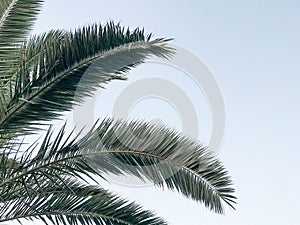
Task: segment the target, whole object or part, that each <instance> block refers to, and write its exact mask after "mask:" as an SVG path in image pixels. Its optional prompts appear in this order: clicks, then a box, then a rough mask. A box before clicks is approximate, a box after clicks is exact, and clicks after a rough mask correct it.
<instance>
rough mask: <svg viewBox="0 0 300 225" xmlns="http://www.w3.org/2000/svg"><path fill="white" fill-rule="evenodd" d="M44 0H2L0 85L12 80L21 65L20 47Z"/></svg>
mask: <svg viewBox="0 0 300 225" xmlns="http://www.w3.org/2000/svg"><path fill="white" fill-rule="evenodd" d="M42 2H43V1H42V0H1V4H0V83H3V82H5V81H7V80H8V79H10V76H11V75H12V74H13V73H14V72H15V68H16V66H17V65H18V63H19V59H20V58H19V57H20V53H21V51H20V47H21V45H22V43H23V41H24V40H25V38H26V37H27V35H28V32H29V31H30V29H31V28H32V25H33V22H34V20H35V19H36V16H37V14H38V12H39V10H40V8H41V4H42Z"/></svg>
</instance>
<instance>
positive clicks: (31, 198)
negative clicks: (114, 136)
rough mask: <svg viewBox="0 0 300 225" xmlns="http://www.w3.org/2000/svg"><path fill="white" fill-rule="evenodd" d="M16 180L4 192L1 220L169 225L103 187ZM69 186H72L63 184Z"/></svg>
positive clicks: (65, 182) (67, 180)
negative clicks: (23, 185) (24, 185)
mask: <svg viewBox="0 0 300 225" xmlns="http://www.w3.org/2000/svg"><path fill="white" fill-rule="evenodd" d="M17 184H18V183H15V186H14V188H11V189H10V190H9V191H8V192H7V193H6V194H5V195H3V194H2V195H1V201H0V202H1V205H0V223H1V222H7V221H11V220H12V221H13V220H20V219H40V220H42V221H44V222H45V223H46V224H48V223H52V224H55V225H59V224H61V223H62V224H70V225H73V224H74V225H75V224H76V225H77V224H83V225H85V224H87V225H88V224H99V225H110V224H111V225H112V224H114V225H130V224H132V225H165V224H166V222H164V221H163V220H162V219H160V218H158V217H156V216H155V215H154V214H153V213H152V212H150V211H145V210H143V209H142V208H141V207H140V206H139V205H137V204H135V203H130V202H128V201H126V200H123V199H121V198H119V197H117V196H115V195H112V194H110V193H108V192H107V191H105V190H104V189H102V188H99V187H96V186H92V185H83V184H81V183H79V182H76V181H74V180H72V179H67V178H65V180H64V183H63V184H61V182H60V181H58V182H53V180H44V181H43V182H42V183H40V184H39V185H38V186H37V185H35V184H33V183H31V184H30V185H29V186H30V190H28V189H27V191H26V189H24V188H20V185H17ZM64 185H67V187H68V188H64V187H63V186H64Z"/></svg>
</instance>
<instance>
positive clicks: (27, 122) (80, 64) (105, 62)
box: [0, 23, 173, 141]
mask: <svg viewBox="0 0 300 225" xmlns="http://www.w3.org/2000/svg"><path fill="white" fill-rule="evenodd" d="M150 37H151V35H150V36H145V35H144V32H143V31H141V30H139V29H136V30H135V31H133V32H130V31H129V30H126V31H125V29H124V28H123V27H121V26H120V25H119V24H117V25H115V24H113V23H108V24H107V25H106V26H104V27H103V26H101V25H92V26H89V27H84V28H82V29H78V30H76V31H75V32H74V33H72V32H60V31H56V32H54V31H53V32H50V33H47V34H44V35H42V36H38V37H35V38H33V39H31V40H30V41H29V42H28V43H27V44H25V47H24V51H25V56H24V57H23V58H24V61H23V62H22V66H21V67H20V70H19V73H18V74H17V77H16V80H15V83H14V84H13V87H14V90H13V91H12V92H13V93H12V94H11V96H12V98H11V99H9V100H6V105H4V106H5V107H3V104H2V108H3V109H4V110H3V111H2V112H1V116H0V141H1V138H2V139H4V138H6V139H9V138H11V137H12V136H14V135H16V134H17V135H20V134H22V135H25V134H31V133H32V132H34V131H35V130H36V126H35V127H33V126H32V125H36V124H37V123H38V124H39V125H41V124H43V123H42V122H43V121H44V124H45V122H49V121H51V120H53V119H55V118H57V117H58V116H60V115H61V112H64V111H69V110H71V109H72V107H73V105H74V104H80V102H81V101H82V99H83V98H84V97H86V96H90V95H92V93H93V92H94V91H95V90H96V89H97V88H99V87H102V86H103V84H105V83H107V82H108V81H110V80H112V79H124V78H125V77H124V74H125V73H126V72H127V71H129V70H130V69H131V68H132V67H135V66H136V65H138V64H140V63H142V62H144V60H145V59H147V58H148V57H150V56H158V57H169V56H170V55H171V54H172V51H173V50H172V49H171V48H168V47H167V46H166V43H167V41H168V40H166V39H155V40H150ZM4 99H5V98H4ZM6 99H7V98H6ZM0 103H1V102H0ZM10 134H11V135H10Z"/></svg>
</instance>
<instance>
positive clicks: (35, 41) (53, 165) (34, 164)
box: [0, 0, 236, 225]
mask: <svg viewBox="0 0 300 225" xmlns="http://www.w3.org/2000/svg"><path fill="white" fill-rule="evenodd" d="M0 3H1V4H0V224H2V223H5V222H7V221H14V220H16V221H19V222H21V221H22V220H23V219H29V220H33V219H39V220H41V221H42V222H44V223H45V224H55V225H59V224H64V225H68V224H70V225H77V224H83V225H89V224H96V225H165V224H167V223H166V222H165V221H164V220H163V219H161V218H159V217H157V216H156V215H155V214H154V213H153V212H151V211H147V210H144V209H142V207H141V206H139V205H138V204H136V203H133V202H129V201H127V200H124V199H121V198H120V197H118V196H116V195H114V194H111V193H109V192H108V191H106V190H104V189H102V188H101V185H100V184H99V178H100V179H104V180H105V179H107V174H109V173H113V174H116V175H122V176H127V175H131V176H135V177H137V178H139V179H140V180H142V181H151V182H153V183H154V184H155V185H156V186H158V187H161V188H168V189H170V190H173V191H177V192H179V193H181V194H182V195H184V196H186V197H187V198H190V199H192V200H195V201H198V202H200V203H204V205H205V206H206V207H207V208H209V209H210V210H212V211H214V212H217V213H223V212H224V208H223V204H224V203H225V204H226V205H228V206H230V207H231V208H234V206H235V203H236V197H235V196H234V189H233V187H232V186H233V185H232V181H231V178H230V177H229V175H228V173H227V170H226V169H225V168H224V166H223V165H222V163H221V162H220V161H219V160H218V159H216V157H215V156H214V155H213V154H212V153H211V152H210V151H209V149H208V148H206V147H204V146H202V145H201V144H199V143H198V142H197V141H195V140H192V139H190V138H188V137H185V136H183V135H182V134H180V133H178V132H175V131H174V130H171V129H168V128H165V127H162V126H158V125H151V124H149V123H145V122H141V121H122V120H113V119H104V120H102V121H101V122H100V121H99V122H97V123H96V124H95V125H94V127H93V128H92V129H91V130H90V131H89V132H87V133H86V134H85V135H84V136H83V137H82V138H79V135H77V136H76V137H73V136H74V135H75V134H74V133H73V132H71V133H70V134H69V135H68V136H67V135H66V131H65V126H63V127H62V128H61V130H60V131H59V132H58V134H57V135H54V134H53V133H54V131H53V130H52V128H51V127H50V128H49V129H48V132H47V133H46V135H45V137H44V139H43V140H42V142H41V143H40V144H39V143H37V142H34V143H32V144H31V145H30V146H29V147H27V149H25V150H24V143H23V141H21V140H20V139H19V137H20V136H22V135H23V136H27V135H30V134H33V133H38V132H39V131H40V129H41V125H46V124H50V123H51V122H52V120H53V119H56V118H58V117H59V116H60V115H61V114H62V113H63V112H66V111H70V110H72V109H73V106H74V105H78V104H81V103H82V102H83V101H84V98H85V97H88V96H93V94H94V92H95V90H97V89H98V88H102V87H103V86H104V85H105V84H106V83H107V82H109V81H111V80H115V79H121V80H124V79H126V73H127V72H128V71H129V70H130V69H132V68H134V67H135V66H137V65H139V64H140V63H143V62H145V60H146V59H148V58H149V57H162V58H168V57H171V56H172V54H173V53H174V49H172V48H170V47H169V46H168V45H167V44H168V41H169V40H170V39H152V37H151V34H149V35H146V34H145V32H144V30H140V29H139V28H137V29H135V30H133V31H130V30H129V29H128V28H127V29H125V28H124V27H122V26H121V25H120V24H114V23H113V22H109V23H107V24H106V25H96V24H94V25H90V26H85V27H83V28H79V29H76V30H75V31H64V30H52V31H49V32H47V33H44V34H40V35H36V36H33V37H31V38H29V39H27V37H28V34H29V31H30V29H31V27H32V25H33V22H34V20H35V19H36V16H37V14H38V12H39V10H40V8H41V5H42V3H43V1H42V0H0ZM90 179H91V180H93V181H94V183H95V185H91V184H90V182H89V180H90Z"/></svg>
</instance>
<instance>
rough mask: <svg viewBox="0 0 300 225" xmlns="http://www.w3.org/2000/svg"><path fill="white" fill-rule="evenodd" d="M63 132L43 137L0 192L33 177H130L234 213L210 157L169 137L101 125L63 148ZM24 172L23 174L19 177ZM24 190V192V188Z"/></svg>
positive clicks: (147, 129) (142, 126) (147, 128)
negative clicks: (227, 206)
mask: <svg viewBox="0 0 300 225" xmlns="http://www.w3.org/2000/svg"><path fill="white" fill-rule="evenodd" d="M63 137H64V131H63V129H62V130H61V132H60V133H59V135H58V136H57V137H56V138H55V140H54V141H53V142H51V141H50V139H51V135H50V132H49V133H48V135H47V137H46V138H45V140H44V142H43V144H42V145H41V147H40V149H39V151H38V154H37V155H36V157H34V158H31V159H29V158H30V157H26V155H30V152H32V151H33V150H32V151H28V154H23V159H22V160H21V161H20V166H19V168H18V169H16V170H15V171H14V172H13V173H10V174H9V175H8V176H6V177H5V178H4V179H3V180H2V183H1V184H0V188H2V189H3V190H5V189H6V190H7V189H10V188H11V187H10V186H8V185H9V183H11V182H12V181H14V182H19V183H22V182H23V183H24V182H26V183H31V182H37V183H36V185H39V183H38V181H36V179H35V177H39V176H44V177H51V176H52V177H56V178H57V179H61V176H75V177H78V178H79V179H82V178H83V177H82V175H81V174H85V175H88V176H90V175H89V174H96V175H99V176H100V177H101V178H103V177H105V174H106V173H114V174H117V175H126V174H130V175H134V176H136V177H138V178H140V179H141V180H145V179H147V180H150V181H152V182H153V183H154V184H155V185H157V186H159V187H167V188H169V189H171V190H176V191H178V192H180V193H182V194H183V195H184V196H186V197H188V198H191V199H193V200H196V201H199V202H202V203H204V204H205V206H206V207H208V208H209V209H211V210H213V211H215V212H217V213H223V212H224V208H223V204H222V202H225V203H226V204H227V205H229V206H230V207H232V208H233V207H234V203H235V197H234V195H233V192H234V189H233V188H232V182H231V179H230V177H229V176H228V175H227V171H226V170H225V168H224V167H223V165H222V164H221V163H220V161H219V160H217V159H216V158H215V157H214V156H213V155H212V153H210V151H209V150H208V149H207V148H205V147H203V146H202V145H200V144H199V143H197V142H195V141H193V140H191V139H189V138H187V137H184V136H182V135H180V134H178V133H177V132H175V131H172V130H169V129H166V128H163V127H160V126H157V125H149V124H146V123H142V122H130V123H127V122H122V121H116V122H114V121H113V120H110V119H105V120H104V121H102V122H101V123H100V124H99V126H97V127H95V128H93V129H92V130H91V131H90V132H89V133H87V135H86V136H85V137H83V138H82V139H81V140H79V141H75V140H74V139H73V140H71V141H69V143H67V141H64V142H63ZM24 171H25V172H24ZM25 188H26V187H25Z"/></svg>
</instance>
